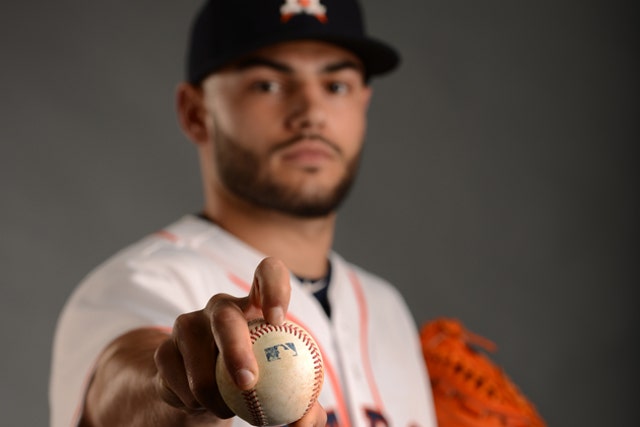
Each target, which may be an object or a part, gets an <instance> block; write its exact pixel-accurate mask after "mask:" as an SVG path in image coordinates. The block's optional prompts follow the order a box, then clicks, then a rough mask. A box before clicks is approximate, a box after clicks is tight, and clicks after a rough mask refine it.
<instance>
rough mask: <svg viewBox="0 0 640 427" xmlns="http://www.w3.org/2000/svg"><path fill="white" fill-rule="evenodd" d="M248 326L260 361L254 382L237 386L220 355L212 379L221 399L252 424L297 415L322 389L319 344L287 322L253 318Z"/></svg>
mask: <svg viewBox="0 0 640 427" xmlns="http://www.w3.org/2000/svg"><path fill="white" fill-rule="evenodd" d="M248 326H249V334H250V336H251V342H252V344H253V353H254V355H255V357H256V360H257V362H258V369H259V372H258V382H257V384H256V386H255V387H254V388H253V389H251V390H247V391H243V390H240V389H239V388H237V387H236V385H235V384H234V382H233V380H232V379H231V377H230V375H229V372H228V370H227V369H226V367H225V364H224V361H223V359H222V357H221V356H219V357H218V360H217V362H216V380H217V383H218V388H219V389H220V394H221V395H222V398H223V399H224V401H225V403H226V404H227V406H229V408H231V410H232V411H233V412H234V413H235V414H236V415H237V416H239V417H240V418H242V419H243V420H245V421H247V422H248V423H250V424H252V425H254V426H276V425H283V424H289V423H291V422H294V421H297V420H299V419H300V418H302V417H303V416H304V415H305V414H306V413H307V411H308V410H309V409H310V408H311V406H312V405H313V404H314V402H315V401H316V400H317V398H318V395H319V394H320V389H321V388H322V382H323V379H324V367H323V363H322V355H321V354H320V349H319V348H318V345H317V344H316V342H315V341H314V340H313V338H312V337H311V335H310V334H309V333H308V332H307V331H305V330H304V329H303V328H302V327H301V326H300V325H298V324H296V323H294V322H291V321H285V322H284V323H283V324H282V325H280V326H274V325H271V324H269V323H267V322H265V321H264V319H255V320H252V321H251V322H249V325H248Z"/></svg>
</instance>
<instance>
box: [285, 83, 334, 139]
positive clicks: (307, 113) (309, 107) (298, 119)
mask: <svg viewBox="0 0 640 427" xmlns="http://www.w3.org/2000/svg"><path fill="white" fill-rule="evenodd" d="M326 120H327V111H326V99H325V93H324V92H323V90H322V88H321V87H319V86H316V85H310V84H306V85H303V86H300V87H299V88H297V89H296V91H295V92H294V93H293V94H292V95H291V104H290V110H289V116H288V118H287V125H288V127H290V128H291V129H292V130H294V131H309V130H320V129H322V128H323V127H324V126H325V123H326Z"/></svg>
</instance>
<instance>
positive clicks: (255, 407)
mask: <svg viewBox="0 0 640 427" xmlns="http://www.w3.org/2000/svg"><path fill="white" fill-rule="evenodd" d="M242 396H243V397H244V402H245V404H246V405H247V410H248V411H249V414H250V416H251V420H252V424H254V425H257V426H266V425H267V424H268V422H267V417H266V416H265V414H264V411H263V409H262V405H261V404H260V400H259V399H258V396H257V394H256V390H255V389H251V390H247V391H244V392H242Z"/></svg>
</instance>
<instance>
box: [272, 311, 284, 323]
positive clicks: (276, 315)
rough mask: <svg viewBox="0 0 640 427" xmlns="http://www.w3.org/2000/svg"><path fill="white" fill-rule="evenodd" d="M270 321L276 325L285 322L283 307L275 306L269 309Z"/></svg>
mask: <svg viewBox="0 0 640 427" xmlns="http://www.w3.org/2000/svg"><path fill="white" fill-rule="evenodd" d="M269 322H270V323H272V324H274V325H281V324H282V322H284V311H283V310H282V307H273V308H271V309H270V310H269Z"/></svg>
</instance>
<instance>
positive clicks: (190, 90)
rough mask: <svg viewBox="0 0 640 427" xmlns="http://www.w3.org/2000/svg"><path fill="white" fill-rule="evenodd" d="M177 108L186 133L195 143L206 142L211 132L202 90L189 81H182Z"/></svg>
mask: <svg viewBox="0 0 640 427" xmlns="http://www.w3.org/2000/svg"><path fill="white" fill-rule="evenodd" d="M176 110H177V114H178V122H179V123H180V127H181V128H182V131H183V132H184V133H185V135H186V136H187V137H188V138H189V139H190V140H191V141H192V142H193V143H195V144H198V145H200V144H204V143H206V142H207V141H208V137H209V132H208V129H207V124H206V114H205V107H204V104H203V98H202V90H201V89H199V88H197V87H195V86H193V85H191V84H189V83H184V82H183V83H180V84H179V85H178V88H177V89H176Z"/></svg>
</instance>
